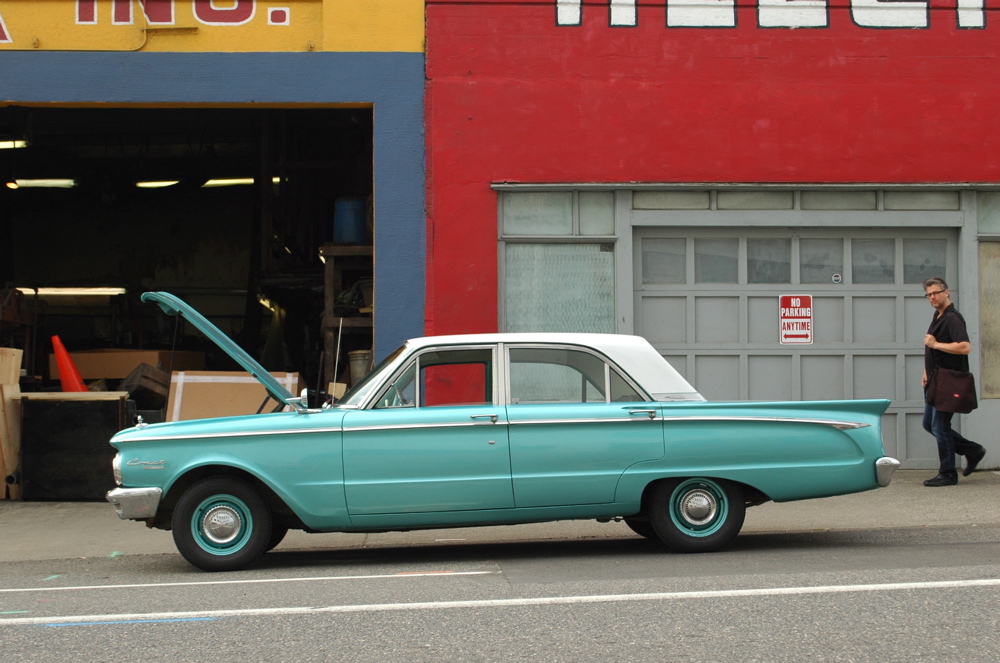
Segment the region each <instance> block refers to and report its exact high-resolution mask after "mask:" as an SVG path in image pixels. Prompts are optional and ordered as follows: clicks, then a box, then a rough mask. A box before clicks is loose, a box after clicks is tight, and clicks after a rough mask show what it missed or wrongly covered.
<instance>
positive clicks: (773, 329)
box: [747, 297, 778, 344]
mask: <svg viewBox="0 0 1000 663" xmlns="http://www.w3.org/2000/svg"><path fill="white" fill-rule="evenodd" d="M777 320H778V300H777V299H776V298H775V297H747V333H748V338H749V340H750V342H751V343H772V344H777V343H778V323H777Z"/></svg>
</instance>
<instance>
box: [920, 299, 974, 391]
mask: <svg viewBox="0 0 1000 663" xmlns="http://www.w3.org/2000/svg"><path fill="white" fill-rule="evenodd" d="M927 333H928V334H931V335H933V336H934V338H936V339H937V340H938V343H961V342H962V341H968V340H969V332H968V330H967V329H966V328H965V318H963V317H962V314H961V313H959V312H958V309H956V308H955V305H954V304H949V305H948V308H946V309H945V310H944V313H942V314H941V315H940V316H938V313H937V311H934V317H933V318H932V319H931V326H930V327H928V328H927ZM935 364H936V365H938V366H940V367H941V368H950V369H952V370H956V371H967V370H969V355H953V354H951V353H948V352H944V351H942V350H931V349H930V348H929V347H927V346H926V345H925V346H924V369H925V370H926V371H927V376H928V377H930V375H931V373H932V372H933V371H934V365H935Z"/></svg>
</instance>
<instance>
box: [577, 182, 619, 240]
mask: <svg viewBox="0 0 1000 663" xmlns="http://www.w3.org/2000/svg"><path fill="white" fill-rule="evenodd" d="M580 234H581V235H614V234H615V194H613V193H611V192H610V191H585V192H581V193H580Z"/></svg>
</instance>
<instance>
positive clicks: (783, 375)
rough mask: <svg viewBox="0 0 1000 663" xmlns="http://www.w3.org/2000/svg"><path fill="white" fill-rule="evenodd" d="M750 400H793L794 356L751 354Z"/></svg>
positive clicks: (749, 361)
mask: <svg viewBox="0 0 1000 663" xmlns="http://www.w3.org/2000/svg"><path fill="white" fill-rule="evenodd" d="M748 366H749V380H750V400H752V401H788V400H792V358H791V357H789V356H787V355H785V356H781V355H778V356H751V357H750V358H749V359H748Z"/></svg>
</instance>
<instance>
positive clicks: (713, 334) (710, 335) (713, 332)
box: [694, 297, 777, 343]
mask: <svg viewBox="0 0 1000 663" xmlns="http://www.w3.org/2000/svg"><path fill="white" fill-rule="evenodd" d="M694 310H695V339H694V342H695V343H737V342H739V340H740V299H739V297H698V298H697V299H695V304H694ZM775 324H777V323H775Z"/></svg>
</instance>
